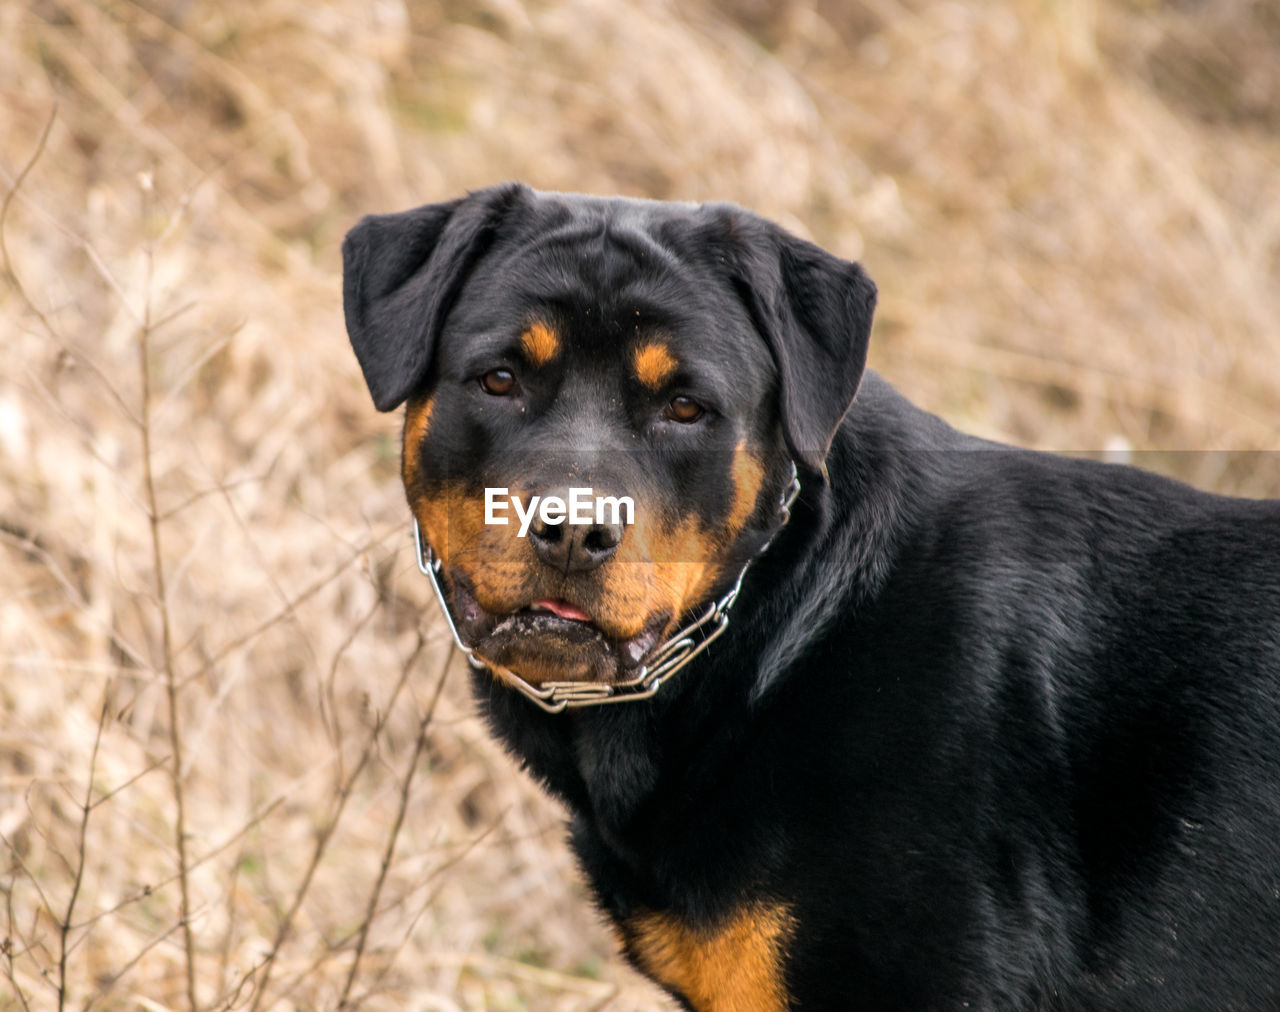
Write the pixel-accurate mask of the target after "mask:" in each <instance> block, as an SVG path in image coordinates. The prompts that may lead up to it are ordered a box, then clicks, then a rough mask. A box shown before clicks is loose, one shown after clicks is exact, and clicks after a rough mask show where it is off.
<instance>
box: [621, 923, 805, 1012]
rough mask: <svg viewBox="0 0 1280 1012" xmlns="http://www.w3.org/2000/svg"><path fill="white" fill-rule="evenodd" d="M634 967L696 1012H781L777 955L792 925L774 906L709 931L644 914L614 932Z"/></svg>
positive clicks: (784, 1004) (782, 998)
mask: <svg viewBox="0 0 1280 1012" xmlns="http://www.w3.org/2000/svg"><path fill="white" fill-rule="evenodd" d="M617 927H618V932H619V935H620V936H621V939H622V944H623V947H624V949H625V950H626V952H627V953H628V955H630V956H631V958H632V959H633V960H634V961H635V963H636V965H637V966H638V967H639V968H640V969H641V970H643V971H644V972H645V973H647V974H648V975H649V976H650V977H652V978H654V979H655V980H657V981H658V982H659V983H661V984H662V985H663V986H665V987H667V988H668V989H670V990H672V991H675V992H678V993H679V994H680V995H683V996H684V998H685V999H686V1000H687V1001H688V1002H689V1003H690V1004H691V1005H692V1006H693V1007H694V1008H695V1009H697V1010H698V1012H783V1010H784V1009H786V1007H787V992H786V985H785V980H784V976H783V971H782V955H783V952H784V950H785V947H786V944H787V941H788V939H789V938H790V937H791V936H792V934H793V933H794V930H795V920H794V918H793V917H792V916H791V914H790V913H789V912H788V911H787V909H786V908H785V907H784V906H782V905H770V904H766V903H750V904H748V905H746V906H744V907H741V908H739V909H738V910H736V911H734V912H733V913H732V914H730V915H729V916H727V917H725V918H723V919H722V920H721V921H720V922H719V923H717V924H715V925H712V926H707V927H704V926H694V925H691V924H689V923H688V922H685V921H682V920H680V919H678V918H677V917H675V916H674V915H672V914H669V913H652V912H645V913H639V914H636V915H633V916H631V917H629V918H627V919H626V920H624V921H620V922H619V923H618V925H617Z"/></svg>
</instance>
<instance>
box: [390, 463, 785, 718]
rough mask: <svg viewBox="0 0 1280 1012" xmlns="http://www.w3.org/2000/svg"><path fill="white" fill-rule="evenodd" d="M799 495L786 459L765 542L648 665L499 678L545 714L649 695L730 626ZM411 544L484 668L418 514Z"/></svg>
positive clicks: (448, 617)
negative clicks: (786, 472)
mask: <svg viewBox="0 0 1280 1012" xmlns="http://www.w3.org/2000/svg"><path fill="white" fill-rule="evenodd" d="M799 495H800V476H799V474H798V473H797V471H796V465H795V462H794V461H792V463H791V480H790V481H789V482H788V483H787V486H786V487H785V488H784V489H783V490H782V495H781V497H780V498H779V500H778V523H777V526H776V527H775V528H774V531H773V534H772V535H770V537H769V540H768V541H766V542H765V543H764V544H763V545H761V546H760V548H759V550H758V551H757V552H756V554H755V555H753V556H752V557H751V558H750V559H748V560H747V561H746V563H744V564H743V567H742V568H741V569H740V570H738V576H737V579H735V580H734V581H733V586H732V587H730V588H729V589H728V590H727V591H726V592H725V593H724V594H723V595H722V596H721V597H719V598H718V599H716V600H715V601H712V602H711V603H710V604H709V605H707V608H706V610H705V611H704V612H703V613H702V614H701V615H700V616H699V617H698V618H696V619H694V620H693V621H692V622H690V623H689V624H688V625H686V626H685V627H684V628H683V629H681V630H680V631H679V632H677V633H674V634H673V635H672V636H670V637H668V638H667V639H666V640H664V641H663V642H662V643H660V644H659V645H658V646H657V647H656V648H655V649H654V652H653V656H652V657H651V658H650V659H649V660H648V662H647V663H645V664H644V665H642V666H641V668H640V672H639V674H637V675H636V676H635V677H634V678H630V679H628V680H627V681H625V682H588V681H581V682H545V683H543V684H542V685H540V686H535V685H531V684H529V683H528V682H526V681H525V680H524V679H523V678H521V677H520V675H519V674H517V673H516V672H514V671H512V670H510V669H509V668H502V680H503V681H505V682H506V683H507V684H509V685H510V686H511V687H512V688H514V689H518V690H519V691H520V692H522V693H524V694H525V695H526V696H528V697H529V698H530V699H531V700H533V701H534V702H535V703H537V704H538V706H540V707H542V709H544V710H546V711H547V712H548V713H560V712H561V711H562V710H566V709H580V708H582V707H586V706H603V705H605V704H606V703H629V702H635V701H637V700H641V699H648V698H649V697H651V696H653V695H654V694H656V693H657V691H658V690H659V689H660V688H662V686H663V683H665V682H666V681H668V680H669V679H670V678H671V677H672V676H673V675H675V674H676V672H678V671H679V670H680V669H681V668H683V667H684V666H685V665H686V664H688V663H689V662H690V661H691V660H693V659H694V658H695V657H697V656H698V654H700V653H702V651H704V650H706V649H707V647H709V646H710V645H711V644H712V643H713V642H714V641H715V640H716V639H717V638H718V637H719V636H720V635H721V634H722V633H723V632H724V631H725V629H727V628H728V626H729V609H730V608H732V607H733V604H734V602H735V601H736V600H737V599H738V592H739V591H740V590H741V589H742V578H743V577H744V576H746V575H747V570H748V569H750V568H751V564H752V563H753V562H755V560H756V559H758V558H760V556H761V555H763V554H764V553H765V552H766V551H767V550H768V548H769V546H770V545H771V544H773V540H774V538H776V537H777V536H778V533H779V532H780V531H781V530H782V528H783V527H785V526H786V525H787V521H789V520H790V519H791V507H792V505H793V504H794V503H795V501H796V497H797V496H799ZM413 546H414V552H415V554H416V556H417V559H418V568H419V569H420V570H422V572H423V573H425V574H426V575H427V577H429V578H430V580H431V587H432V589H433V590H435V592H436V599H437V600H438V601H439V602H440V610H441V611H442V612H444V617H445V621H446V622H448V623H449V631H450V632H451V633H453V639H454V642H455V643H456V644H457V646H458V649H459V650H461V651H462V653H463V654H464V655H465V656H466V658H467V663H468V664H470V665H471V666H472V667H473V668H476V669H478V670H489V669H492V668H494V667H495V666H494V665H492V664H489V663H488V662H486V661H484V660H483V659H481V658H480V657H477V656H476V653H475V651H474V650H472V649H471V648H470V647H469V646H467V645H466V644H465V643H463V642H462V637H461V636H459V635H458V627H457V626H456V625H455V624H454V621H453V615H452V613H451V612H450V611H449V604H448V602H447V601H445V597H444V588H443V587H441V585H440V568H441V563H440V560H439V559H438V558H436V555H435V553H434V552H433V551H432V550H431V546H430V545H428V544H427V543H426V541H425V539H424V538H423V537H422V529H421V528H420V527H419V526H418V521H417V518H416V517H415V518H414V521H413Z"/></svg>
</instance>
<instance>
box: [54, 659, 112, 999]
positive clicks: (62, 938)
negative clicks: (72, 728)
mask: <svg viewBox="0 0 1280 1012" xmlns="http://www.w3.org/2000/svg"><path fill="white" fill-rule="evenodd" d="M110 708H111V686H110V683H108V685H107V688H106V689H105V690H104V691H103V693H102V708H101V709H100V710H99V711H98V729H97V731H96V732H95V733H94V736H93V751H92V752H91V753H90V754H89V779H88V783H87V784H86V785H85V789H84V802H83V803H82V804H81V805H80V838H79V840H77V842H76V869H75V876H74V877H73V879H72V882H71V896H70V898H69V899H68V900H67V912H66V913H65V914H63V916H62V921H61V923H60V924H59V925H58V1008H59V1010H61V1009H64V1008H66V1004H67V956H68V954H69V952H70V949H69V946H68V945H67V942H68V940H69V938H70V936H71V928H72V925H73V923H74V919H75V912H76V900H77V899H79V898H80V886H81V885H82V884H83V882H84V866H85V862H86V861H87V860H88V855H89V848H88V846H87V841H88V837H89V816H90V815H91V814H92V812H93V808H94V804H93V778H94V777H95V776H96V775H97V770H98V749H99V748H100V747H101V745H102V731H103V729H104V728H105V727H106V726H107V714H108V712H109V711H110Z"/></svg>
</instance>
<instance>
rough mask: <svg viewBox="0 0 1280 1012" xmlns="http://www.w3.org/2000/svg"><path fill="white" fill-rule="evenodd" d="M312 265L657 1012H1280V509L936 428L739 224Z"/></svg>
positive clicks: (813, 253)
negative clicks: (393, 422)
mask: <svg viewBox="0 0 1280 1012" xmlns="http://www.w3.org/2000/svg"><path fill="white" fill-rule="evenodd" d="M343 258H344V280H343V296H344V308H345V315H346V324H347V329H348V331H349V335H350V339H351V343H352V345H353V347H354V350H355V354H356V357H357V359H358V360H359V364H360V367H361V369H362V371H363V374H364V378H365V380H366V382H367V384H368V387H369V390H370V392H371V393H372V396H373V402H374V404H375V406H376V407H377V408H378V409H379V410H381V411H390V410H393V409H395V408H397V407H398V406H399V405H401V404H402V403H403V404H406V405H407V406H406V410H405V420H404V452H403V469H402V471H403V480H404V486H405V490H406V492H407V495H408V502H409V507H410V510H411V512H412V515H413V521H414V529H415V530H416V532H417V535H418V552H419V560H420V564H421V565H422V567H423V569H424V571H425V572H426V573H428V574H429V575H430V576H431V578H432V581H433V582H434V583H435V584H436V585H437V588H438V591H439V594H440V600H441V604H442V606H443V607H444V611H445V615H446V616H447V617H448V619H449V623H450V625H451V626H452V627H453V629H454V631H455V633H456V636H457V639H458V643H459V644H460V646H461V647H462V649H463V650H464V651H465V652H466V653H467V655H468V657H469V658H470V660H471V662H472V666H473V668H474V670H473V671H472V672H471V678H472V683H473V690H474V697H475V699H476V700H477V702H478V705H479V708H480V710H481V712H482V713H483V715H484V717H485V718H486V720H487V722H488V724H489V726H490V727H491V729H492V731H493V733H494V734H495V735H497V736H498V738H500V739H501V741H502V742H503V743H504V744H505V746H506V747H507V748H508V749H509V750H510V752H511V754H512V755H513V756H514V757H515V758H516V759H517V760H518V761H519V762H520V764H521V765H523V766H524V767H525V768H526V769H528V770H529V772H530V773H531V774H532V775H533V776H534V777H536V778H537V780H538V781H540V782H541V783H542V784H543V785H544V786H545V788H546V789H547V790H549V791H550V792H551V793H552V794H553V795H554V796H555V797H557V798H559V799H560V800H561V801H562V802H563V803H564V805H565V806H566V807H567V809H568V812H569V813H570V823H569V832H570V836H571V842H572V846H573V850H574V852H575V853H576V855H577V858H578V860H579V861H580V863H581V866H582V869H583V870H584V872H585V875H586V877H587V879H588V881H589V882H590V885H591V888H592V890H593V892H594V895H595V897H596V899H597V901H598V903H599V906H600V908H601V910H602V911H603V912H604V914H606V915H607V918H608V920H609V921H610V922H611V924H612V926H613V928H614V930H615V932H616V935H617V937H618V940H619V944H620V946H621V948H622V950H623V952H624V953H625V954H626V956H627V958H628V959H629V960H630V961H631V962H632V963H633V964H634V965H635V966H636V967H637V968H638V969H639V970H640V971H641V972H642V973H644V974H646V975H648V976H649V977H650V978H652V979H653V980H654V981H656V982H657V983H658V984H659V985H661V986H662V987H663V988H665V989H666V991H668V992H669V993H670V994H671V995H673V996H674V997H675V998H676V1000H677V1001H679V1002H680V1003H681V1004H682V1005H683V1006H684V1007H686V1008H689V1009H696V1010H699V1012H775V1010H781V1009H802V1010H808V1012H814V1010H847V1009H874V1010H889V1009H1017V1010H1024V1009H1034V1008H1039V1009H1062V1010H1077V1009H1079V1010H1093V1009H1159V1010H1162V1012H1163V1010H1169V1009H1188V1010H1192V1009H1194V1010H1204V1009H1239V1010H1249V1012H1252V1010H1257V1009H1268V1008H1272V1009H1274V1008H1280V501H1265V500H1245V499H1233V498H1227V497H1220V496H1215V495H1211V494H1207V493H1204V492H1201V491H1197V490H1194V489H1192V488H1190V487H1187V486H1185V485H1183V484H1180V483H1177V482H1175V481H1173V480H1169V479H1166V478H1163V477H1159V476H1156V475H1153V474H1149V473H1146V472H1144V471H1141V470H1138V469H1134V468H1131V467H1128V466H1122V465H1119V464H1110V463H1103V462H1097V461H1089V460H1082V459H1075V458H1069V457H1063V456H1058V455H1053V454H1047V453H1039V452H1032V451H1027V450H1021V449H1017V448H1014V447H1008V446H1003V445H999V444H996V443H992V442H987V441H983V440H980V439H977V438H973V437H970V436H967V435H963V434H961V433H959V432H957V431H955V430H954V429H952V428H951V427H949V426H948V425H947V424H946V423H945V422H943V421H942V420H940V419H939V418H937V417H935V416H933V415H931V414H928V413H926V412H924V411H922V410H920V409H918V408H916V407H914V406H913V405H912V404H910V403H909V402H908V401H907V400H905V399H904V398H903V397H902V396H900V395H899V394H898V393H897V392H895V390H894V389H893V388H892V387H891V386H890V385H889V383H887V382H886V381H885V380H883V379H881V378H880V377H878V376H877V375H875V374H874V373H872V372H869V371H865V368H864V366H865V361H866V355H867V343H868V339H869V336H870V333H871V321H872V313H873V309H874V306H875V302H876V288H875V286H874V285H873V283H872V282H871V281H870V280H869V278H868V277H867V275H866V273H865V272H864V271H863V269H862V268H861V267H860V266H859V265H857V264H854V263H851V262H849V261H846V260H842V259H840V258H838V257H836V256H833V255H832V254H830V253H828V252H825V251H824V250H823V249H821V248H819V247H818V246H816V245H813V244H811V243H809V242H807V241H804V240H802V239H800V238H797V237H795V236H793V235H791V234H789V233H788V232H787V231H785V230H784V229H782V228H780V227H779V226H777V225H775V224H772V223H770V222H769V221H767V220H765V219H763V218H760V217H758V216H756V215H754V214H752V213H750V212H748V211H746V210H744V209H741V208H739V207H737V206H734V205H730V204H723V203H709V204H681V203H666V202H657V201H645V200H636V199H622V198H600V197H592V196H584V195H577V194H557V193H542V192H537V191H534V190H531V189H529V188H527V187H525V186H523V185H519V184H506V185H502V186H496V187H491V188H487V189H482V190H478V191H476V192H473V193H470V194H469V195H467V196H465V197H462V198H460V199H456V200H451V201H448V202H443V203H433V204H428V205H426V206H423V207H419V208H417V209H415V210H409V211H404V212H402V213H396V214H385V215H374V216H369V217H366V218H364V219H362V220H361V221H360V222H359V223H358V224H357V225H356V226H355V227H354V228H353V229H352V230H351V232H350V233H349V234H348V236H347V238H346V241H345V243H344V246H343ZM575 489H576V490H578V491H576V492H575V491H574V490H575ZM588 491H589V492H590V495H591V497H592V498H591V499H590V500H584V501H583V502H577V503H573V504H572V505H573V508H572V509H571V510H570V508H569V507H567V506H566V505H565V503H566V502H569V501H570V500H572V499H573V497H575V496H576V497H578V498H579V499H581V498H582V497H583V496H586V495H587V493H588ZM535 496H536V497H539V501H541V502H543V503H546V502H555V501H559V503H560V505H559V507H558V508H553V509H550V510H548V509H546V508H543V507H539V508H538V509H536V510H535V509H533V504H534V502H535V500H534V497H535ZM624 498H625V499H627V500H629V502H630V504H631V505H633V507H634V512H633V514H632V515H630V516H620V515H619V514H618V512H617V510H614V511H613V512H610V510H609V509H604V510H600V509H595V508H594V506H593V504H598V503H601V502H605V503H607V502H608V501H609V500H613V505H615V506H616V505H617V503H618V502H620V501H621V500H623V499H624ZM513 499H514V502H512V500H513ZM498 503H501V504H502V507H503V510H504V511H505V512H503V510H499V509H498V506H497V505H496V504H498ZM516 506H520V507H521V509H522V512H521V514H520V515H521V516H523V517H524V521H523V522H518V517H517V513H516V512H515V507H516ZM578 507H581V508H578ZM570 513H571V514H572V515H567V514H570ZM499 514H501V515H499ZM504 518H505V519H507V520H509V521H510V522H508V523H501V522H499V521H500V520H501V519H504ZM521 526H523V527H524V533H523V535H522V534H521Z"/></svg>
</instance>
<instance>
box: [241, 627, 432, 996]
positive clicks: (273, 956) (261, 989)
mask: <svg viewBox="0 0 1280 1012" xmlns="http://www.w3.org/2000/svg"><path fill="white" fill-rule="evenodd" d="M425 646H426V640H425V639H424V638H423V636H422V635H421V633H419V635H418V642H417V644H416V645H415V646H414V648H413V650H412V652H411V653H410V654H409V657H408V659H407V660H406V661H405V663H404V666H403V667H402V669H401V671H400V678H399V680H398V681H397V682H396V685H395V688H394V689H393V690H392V693H391V698H390V699H389V700H388V701H387V704H386V706H385V708H384V709H383V710H382V712H381V713H379V714H378V717H377V719H376V720H375V721H374V725H373V727H372V728H371V729H370V731H369V738H368V741H366V743H365V746H364V749H363V750H362V751H361V753H360V758H359V760H358V761H357V762H356V764H355V766H354V767H353V768H352V770H351V772H350V773H349V774H348V775H347V778H346V779H345V780H344V781H343V783H342V786H341V787H340V788H339V790H338V797H337V801H336V803H335V805H334V808H333V811H332V812H331V813H330V815H329V819H328V821H327V822H326V823H325V824H324V825H323V826H322V827H321V828H320V831H319V832H318V833H317V834H316V842H315V847H314V848H313V850H312V853H311V860H310V862H309V863H308V865H307V868H306V871H304V872H303V875H302V881H301V883H299V885H298V889H297V891H296V892H295V893H294V897H293V902H292V903H291V904H290V905H289V909H288V910H287V911H286V912H285V914H284V916H283V917H282V918H281V919H280V924H279V926H278V927H277V928H276V936H275V938H274V939H273V940H272V943H271V949H270V950H269V951H268V952H267V956H266V958H265V959H264V960H263V962H262V976H261V978H260V979H259V980H258V982H257V987H256V992H255V994H254V997H253V1004H252V1005H251V1006H250V1012H257V1010H258V1009H259V1008H261V1007H262V1004H263V1002H264V1001H265V999H266V996H267V986H268V984H269V983H270V982H271V971H272V969H273V968H274V966H275V963H276V960H277V958H278V957H279V955H280V952H281V950H282V949H283V947H284V943H285V942H286V941H287V940H288V938H289V933H290V932H291V931H292V930H293V922H294V918H296V917H297V914H298V911H299V910H300V909H301V907H302V901H303V900H304V899H306V896H307V893H308V892H309V891H310V889H311V881H312V879H313V878H314V877H315V873H316V869H317V868H319V867H320V860H321V858H323V857H324V854H325V851H326V850H327V849H328V846H329V841H330V840H331V839H332V838H333V834H334V832H335V831H336V830H337V828H338V822H339V820H340V819H341V818H342V812H343V810H344V809H345V808H346V806H347V801H348V800H349V799H350V797H351V792H352V789H353V788H354V787H355V783H356V780H357V779H358V778H359V776H360V774H361V773H362V772H363V771H364V768H365V767H366V766H367V765H368V764H369V760H370V759H372V758H373V754H374V752H375V751H376V749H377V744H378V738H379V736H380V735H381V734H382V729H383V727H385V726H386V722H387V720H388V719H389V717H390V715H391V712H392V711H393V710H394V708H395V702H396V699H398V698H399V696H400V692H401V690H402V689H403V688H404V686H405V684H406V683H407V682H408V680H409V675H410V673H411V672H412V671H413V667H414V665H415V664H416V663H417V660H418V657H419V656H420V655H421V653H422V651H423V648H424V647H425Z"/></svg>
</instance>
